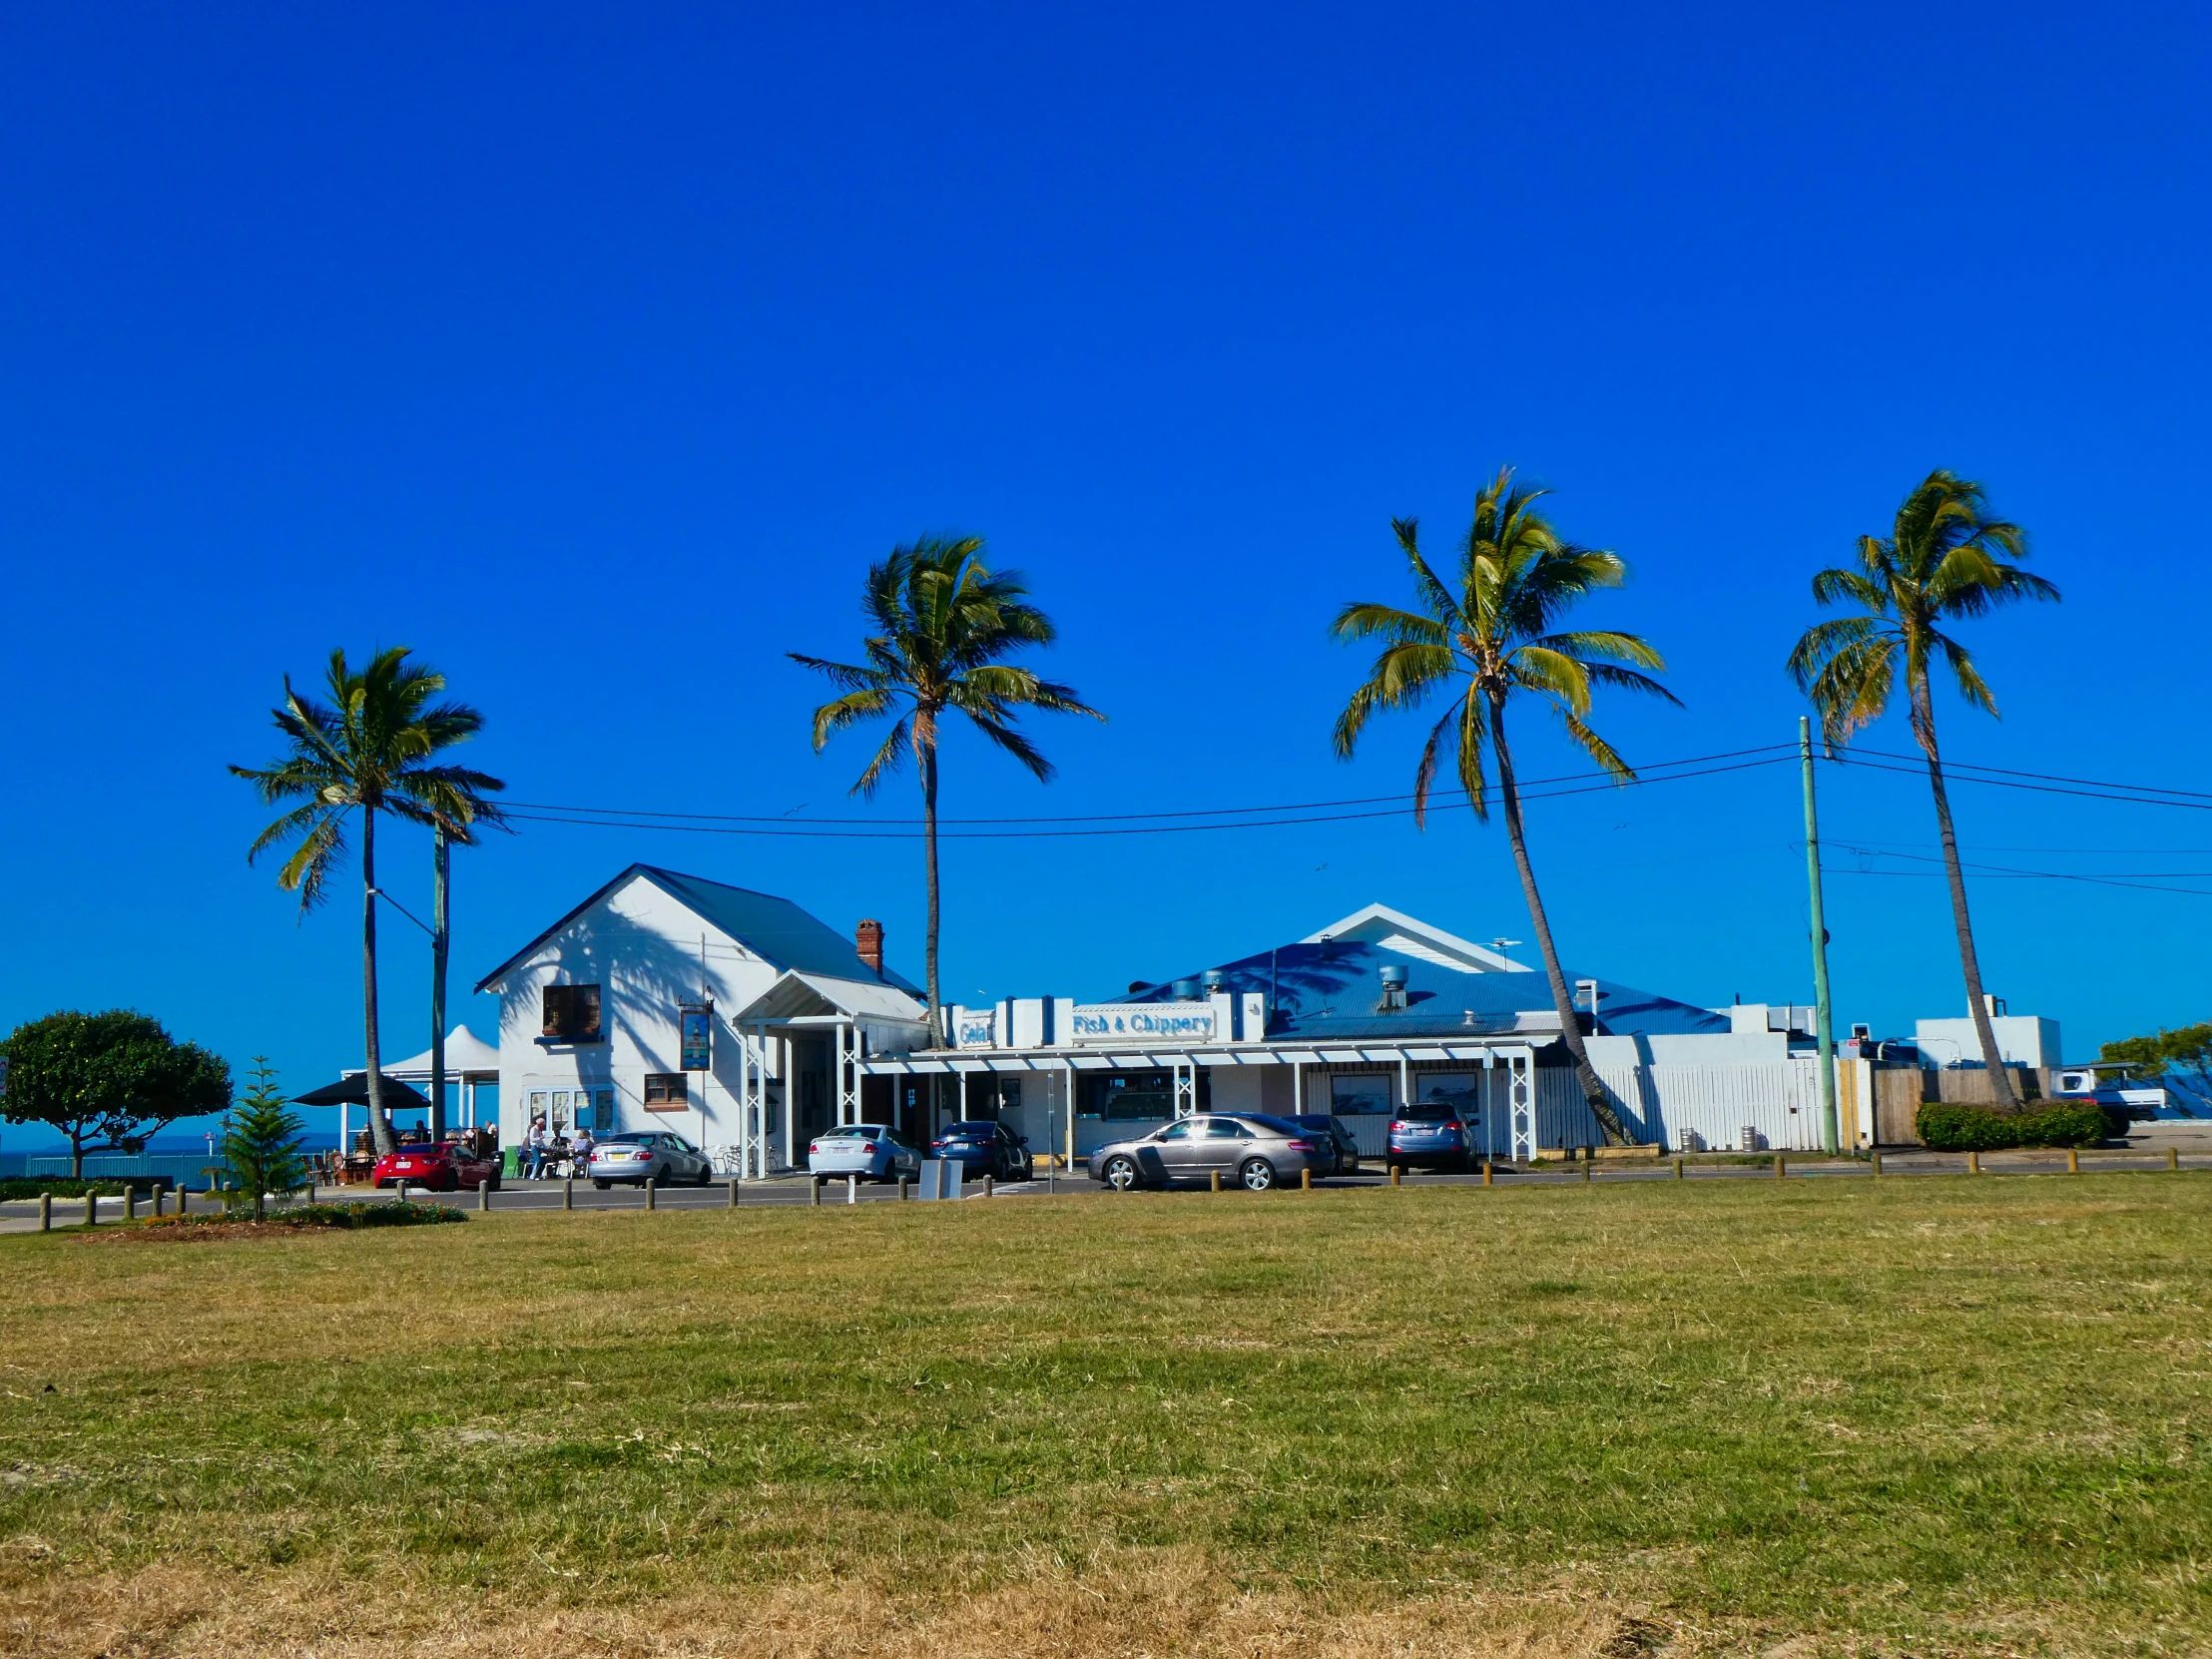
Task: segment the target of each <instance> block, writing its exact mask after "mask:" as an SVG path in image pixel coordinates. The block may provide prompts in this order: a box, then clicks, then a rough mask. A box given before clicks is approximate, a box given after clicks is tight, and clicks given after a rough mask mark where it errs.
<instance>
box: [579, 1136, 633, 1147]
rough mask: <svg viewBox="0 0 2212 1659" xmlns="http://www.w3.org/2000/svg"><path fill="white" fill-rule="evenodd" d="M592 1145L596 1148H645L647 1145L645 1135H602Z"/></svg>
mask: <svg viewBox="0 0 2212 1659" xmlns="http://www.w3.org/2000/svg"><path fill="white" fill-rule="evenodd" d="M592 1144H593V1145H594V1146H643V1145H645V1144H646V1137H645V1136H643V1135H602V1136H600V1137H599V1139H598V1140H596V1141H594V1142H593V1143H592Z"/></svg>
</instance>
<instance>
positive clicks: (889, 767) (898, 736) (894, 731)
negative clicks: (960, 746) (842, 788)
mask: <svg viewBox="0 0 2212 1659" xmlns="http://www.w3.org/2000/svg"><path fill="white" fill-rule="evenodd" d="M912 721H913V716H911V715H910V714H908V715H900V716H899V717H898V720H897V721H896V723H894V724H893V725H892V727H891V730H890V736H888V737H886V738H885V739H884V740H883V742H882V746H881V747H880V748H878V749H877V750H876V751H875V755H874V758H873V759H871V760H870V761H869V762H868V764H867V770H866V771H864V772H862V773H861V774H860V776H859V780H858V781H857V782H856V783H854V784H853V786H852V788H851V789H850V790H848V791H846V792H845V793H846V794H848V795H856V796H858V797H860V799H861V800H863V801H865V800H868V799H870V798H872V797H873V796H874V794H875V792H876V790H877V788H878V787H880V786H881V784H882V782H883V780H884V779H886V778H888V777H890V776H891V775H892V774H894V773H896V772H897V771H898V769H899V767H900V766H901V765H903V764H904V762H905V759H906V756H907V755H908V754H909V753H910V752H911V751H912V749H913V744H912V742H911V735H910V727H911V725H912ZM815 747H816V748H817V749H819V748H821V747H822V746H821V745H820V744H817V745H816V746H815Z"/></svg>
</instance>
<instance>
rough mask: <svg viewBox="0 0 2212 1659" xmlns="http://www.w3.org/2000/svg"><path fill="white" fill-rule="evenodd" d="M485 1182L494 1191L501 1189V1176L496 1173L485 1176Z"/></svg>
mask: <svg viewBox="0 0 2212 1659" xmlns="http://www.w3.org/2000/svg"><path fill="white" fill-rule="evenodd" d="M484 1184H485V1185H486V1186H488V1187H489V1188H491V1190H492V1191H493V1192H497V1191H498V1190H499V1177H498V1176H496V1175H487V1176H486V1177H484Z"/></svg>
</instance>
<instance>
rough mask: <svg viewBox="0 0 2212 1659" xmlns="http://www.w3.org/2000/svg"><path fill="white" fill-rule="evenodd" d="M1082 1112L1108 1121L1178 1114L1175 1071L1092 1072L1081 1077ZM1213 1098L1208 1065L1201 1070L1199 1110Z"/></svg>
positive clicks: (1087, 1115)
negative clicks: (1207, 1073) (1207, 1074)
mask: <svg viewBox="0 0 2212 1659" xmlns="http://www.w3.org/2000/svg"><path fill="white" fill-rule="evenodd" d="M1079 1084H1080V1087H1081V1091H1082V1092H1081V1096H1080V1099H1081V1107H1080V1110H1081V1112H1082V1115H1083V1116H1084V1117H1087V1118H1104V1119H1107V1120H1108V1121H1114V1120H1120V1121H1123V1122H1127V1121H1129V1120H1131V1119H1144V1118H1172V1117H1173V1116H1175V1073H1173V1072H1172V1071H1115V1072H1108V1073H1106V1074H1104V1075H1100V1074H1099V1073H1097V1072H1093V1073H1091V1074H1089V1075H1088V1076H1084V1077H1081V1078H1079ZM1212 1099H1213V1090H1212V1088H1211V1087H1210V1086H1209V1085H1208V1082H1207V1077H1206V1068H1205V1067H1204V1066H1201V1067H1199V1070H1198V1100H1197V1103H1196V1109H1197V1110H1198V1111H1201V1112H1203V1111H1205V1110H1206V1109H1207V1106H1208V1103H1209V1102H1210V1101H1211V1100H1212Z"/></svg>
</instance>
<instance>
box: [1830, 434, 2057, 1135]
mask: <svg viewBox="0 0 2212 1659" xmlns="http://www.w3.org/2000/svg"><path fill="white" fill-rule="evenodd" d="M1988 507H1989V504H1988V501H1987V499H1986V498H1985V497H1984V496H1983V494H1982V490H1981V486H1980V485H1979V484H1976V483H1972V482H1969V481H1968V480H1966V479H1964V478H1961V477H1959V476H1958V475H1957V474H1956V473H1955V472H1949V471H1946V470H1944V469H1943V468H1941V467H1938V468H1936V470H1935V471H1934V472H1931V473H1930V474H1929V475H1928V476H1927V477H1926V478H1925V479H1923V480H1922V481H1921V482H1920V483H1919V484H1918V485H1917V486H1915V488H1914V489H1913V491H1912V493H1911V494H1909V495H1908V496H1906V498H1905V501H1904V504H1903V505H1902V506H1900V507H1899V508H1898V512H1897V518H1896V520H1895V522H1894V523H1893V524H1892V526H1891V530H1890V534H1889V535H1888V536H1885V537H1879V538H1878V537H1875V536H1861V537H1860V538H1859V568H1858V569H1856V570H1849V569H1836V568H1831V569H1828V570H1824V571H1822V572H1821V573H1820V574H1819V575H1818V576H1815V577H1814V578H1813V599H1814V602H1815V603H1816V604H1819V605H1851V606H1856V607H1857V608H1858V610H1859V611H1860V612H1861V613H1862V614H1860V615H1858V616H1847V617H1838V618H1835V619H1834V620H1832V621H1829V622H1821V623H1816V624H1814V625H1813V626H1812V627H1811V628H1808V629H1807V630H1806V631H1805V637H1804V638H1802V639H1800V640H1799V641H1798V642H1797V648H1796V649H1795V650H1794V651H1792V652H1791V653H1790V661H1789V670H1790V674H1791V677H1792V678H1794V679H1795V680H1796V681H1797V683H1798V689H1799V690H1800V691H1802V692H1804V693H1805V694H1806V695H1807V696H1808V697H1810V698H1811V699H1812V700H1813V706H1814V707H1815V708H1816V709H1818V710H1819V711H1820V716H1821V731H1822V733H1823V735H1824V736H1825V737H1826V738H1827V740H1828V743H1829V744H1830V746H1831V747H1834V746H1837V745H1840V744H1844V743H1848V742H1849V741H1850V739H1851V735H1852V734H1853V733H1854V732H1856V731H1858V730H1859V728H1860V727H1862V726H1866V725H1868V724H1870V723H1872V722H1874V721H1877V720H1880V719H1881V718H1882V716H1883V714H1884V713H1885V712H1886V711H1887V710H1888V709H1889V707H1890V697H1891V694H1892V692H1893V691H1894V690H1895V688H1896V686H1897V680H1898V670H1899V668H1900V667H1901V666H1902V667H1903V669H1904V671H1905V693H1906V702H1907V707H1908V709H1909V711H1910V718H1911V721H1912V725H1913V738H1914V741H1915V742H1917V743H1918V744H1919V745H1920V746H1921V753H1922V754H1924V755H1926V756H1927V757H1928V787H1929V790H1930V792H1931V793H1932V794H1933V795H1934V796H1935V798H1936V832H1937V833H1938V834H1939V835H1940V836H1941V838H1942V843H1943V868H1944V871H1945V873H1946V874H1948V876H1949V877H1950V919H1951V925H1952V926H1953V927H1955V928H1956V929H1957V931H1958V963H1959V966H1960V968H1962V969H1963V970H1964V973H1965V979H1966V1003H1967V1006H1968V1007H1969V1008H1970V1009H1971V1010H1972V1012H1973V1029H1974V1036H1975V1037H1976V1038H1977V1039H1978V1040H1979V1041H1980V1044H1981V1060H1982V1064H1984V1065H1985V1066H1987V1067H1988V1068H1989V1079H1990V1083H1991V1086H1992V1087H1993V1088H1994V1089H1995V1091H1996V1098H1997V1103H1998V1104H1999V1105H2000V1106H2002V1107H2004V1108H2005V1109H2007V1110H2013V1109H2016V1108H2017V1107H2018V1105H2019V1100H2018V1098H2017V1097H2016V1096H2015V1095H2014V1094H2013V1092H2012V1078H2011V1074H2010V1073H2008V1072H2007V1071H2006V1070H2005V1069H2004V1066H2003V1064H2002V1062H2001V1058H2000V1056H1999V1054H1998V1052H1997V1039H1996V1033H1995V1032H1994V1031H1993V1030H1992V1029H1991V1028H1990V1025H1989V1004H1988V1000H1987V998H1985V997H1984V996H1983V995H1982V992H1981V963H1980V960H1979V958H1978V957H1977V956H1976V955H1975V954H1974V947H1973V924H1972V922H1971V921H1970V920H1969V919H1968V918H1967V915H1966V880H1965V877H1964V875H1963V874H1962V873H1960V871H1959V868H1958V837H1957V836H1956V835H1955V834H1954V833H1953V832H1952V830H1951V826H1950V797H1949V796H1948V795H1947V794H1946V793H1945V792H1944V789H1943V758H1942V754H1941V752H1940V751H1939V750H1938V748H1937V747H1936V702H1935V698H1934V696H1933V694H1932V689H1931V682H1930V678H1929V666H1930V664H1931V662H1932V661H1933V660H1934V659H1935V658H1936V656H1938V655H1940V656H1941V658H1942V659H1943V664H1944V666H1945V667H1946V668H1948V669H1949V670H1950V677H1951V680H1952V682H1953V683H1954V684H1956V686H1957V687H1958V695H1959V696H1960V697H1962V698H1964V699H1965V700H1966V703H1967V704H1968V706H1970V707H1972V708H1976V709H1980V710H1982V711H1983V712H1984V713H1986V714H1989V715H1991V716H1994V715H1995V714H1996V712H1997V705H1996V700H1995V699H1994V698H1993V697H1991V696H1990V695H1989V687H1988V685H1987V683H1986V682H1984V681H1983V680H1982V678H1981V675H1980V673H1979V671H1978V670H1976V669H1975V667H1974V665H1973V658H1972V657H1971V656H1970V655H1968V653H1967V651H1966V648H1965V647H1964V646H1962V645H1960V644H1959V643H1958V642H1957V641H1956V640H1954V639H1952V638H1951V637H1950V636H1949V635H1948V634H1945V633H1944V632H1942V630H1941V629H1940V628H1939V627H1938V626H1937V624H1939V623H1943V622H1948V621H1950V620H1952V619H1953V618H1960V617H1963V618H1972V617H1979V616H1985V615H1987V614H1988V613H1989V612H1990V611H1992V610H1994V609H1995V608H1996V607H1997V606H1999V605H2003V604H2008V603H2010V602H2011V601H2013V600H2017V599H2051V600H2055V599H2056V598H2057V597H2058V590H2057V589H2056V588H2054V587H2052V586H2051V585H2050V584H2049V583H2048V582H2046V581H2044V580H2043V579H2042V578H2041V577H2040V576H2030V575H2029V574H2028V573H2027V572H2026V571H2024V570H2022V569H2020V568H2019V566H2018V565H2017V564H2016V563H2015V562H2014V561H2016V560H2019V559H2024V558H2026V557H2027V532H2026V531H2024V530H2022V529H2021V528H2020V527H2019V526H2018V525H2017V524H2012V523H2009V522H2007V521H2006V520H2004V519H2001V518H1992V517H1990V516H1989V510H1988Z"/></svg>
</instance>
